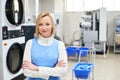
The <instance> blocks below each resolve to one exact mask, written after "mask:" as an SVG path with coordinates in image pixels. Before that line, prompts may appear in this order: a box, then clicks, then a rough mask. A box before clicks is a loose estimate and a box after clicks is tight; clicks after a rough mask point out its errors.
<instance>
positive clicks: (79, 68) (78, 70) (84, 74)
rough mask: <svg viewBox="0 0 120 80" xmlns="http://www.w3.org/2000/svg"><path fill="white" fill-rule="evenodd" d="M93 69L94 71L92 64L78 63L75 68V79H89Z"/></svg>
mask: <svg viewBox="0 0 120 80" xmlns="http://www.w3.org/2000/svg"><path fill="white" fill-rule="evenodd" d="M92 69H93V64H91V63H77V64H76V65H75V66H74V67H73V71H74V74H75V77H76V78H78V79H88V77H89V74H90V72H91V71H92Z"/></svg>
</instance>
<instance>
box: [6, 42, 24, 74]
mask: <svg viewBox="0 0 120 80" xmlns="http://www.w3.org/2000/svg"><path fill="white" fill-rule="evenodd" d="M22 59H23V49H22V46H21V45H20V44H19V43H14V44H13V45H12V46H11V47H10V48H9V50H8V53H7V60H6V63H7V67H8V70H9V71H10V72H11V73H13V74H15V73H17V72H18V71H19V70H20V69H21V66H22Z"/></svg>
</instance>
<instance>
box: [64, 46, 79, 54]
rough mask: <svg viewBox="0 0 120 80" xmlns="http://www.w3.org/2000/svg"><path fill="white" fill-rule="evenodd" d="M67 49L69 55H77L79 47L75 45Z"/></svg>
mask: <svg viewBox="0 0 120 80" xmlns="http://www.w3.org/2000/svg"><path fill="white" fill-rule="evenodd" d="M66 51H67V55H68V56H75V54H76V53H77V48H76V47H74V46H69V47H67V48H66Z"/></svg>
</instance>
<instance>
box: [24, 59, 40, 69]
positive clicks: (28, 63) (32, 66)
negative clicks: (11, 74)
mask: <svg viewBox="0 0 120 80" xmlns="http://www.w3.org/2000/svg"><path fill="white" fill-rule="evenodd" d="M22 69H30V70H34V71H38V70H39V69H38V67H37V66H35V65H34V64H32V63H31V62H30V61H27V60H25V61H23V64H22Z"/></svg>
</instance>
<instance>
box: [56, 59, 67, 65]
mask: <svg viewBox="0 0 120 80" xmlns="http://www.w3.org/2000/svg"><path fill="white" fill-rule="evenodd" d="M65 66H66V63H65V62H64V61H63V60H60V61H59V62H58V63H57V64H56V67H65Z"/></svg>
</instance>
